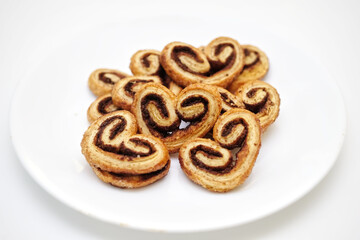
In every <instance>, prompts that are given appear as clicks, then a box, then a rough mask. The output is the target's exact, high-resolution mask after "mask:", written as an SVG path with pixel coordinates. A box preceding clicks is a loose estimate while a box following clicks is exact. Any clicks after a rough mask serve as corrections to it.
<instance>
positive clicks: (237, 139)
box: [81, 37, 280, 192]
mask: <svg viewBox="0 0 360 240" xmlns="http://www.w3.org/2000/svg"><path fill="white" fill-rule="evenodd" d="M268 69H269V62H268V58H267V56H266V55H265V53H264V52H262V51H261V50H260V49H259V48H257V47H254V46H251V45H240V44H239V43H238V42H237V41H236V40H234V39H232V38H228V37H219V38H216V39H214V40H212V41H211V42H210V43H209V44H208V45H207V46H205V47H204V46H202V47H198V48H197V47H193V46H191V45H189V44H186V43H182V42H171V43H169V44H167V45H166V46H165V47H164V49H163V50H162V51H156V50H140V51H138V52H136V53H135V54H134V55H133V56H132V57H131V62H130V70H131V72H132V74H133V75H132V76H131V75H129V74H126V73H124V72H120V71H118V70H115V69H97V70H95V71H94V72H93V73H92V74H91V75H90V77H89V87H90V90H91V91H92V92H93V93H94V94H95V95H96V96H98V98H97V99H96V100H95V101H94V102H93V103H92V104H91V106H90V107H89V109H88V112H87V116H88V120H89V122H90V123H91V125H90V126H89V128H88V129H87V130H86V132H85V134H84V137H83V140H82V142H81V147H82V153H83V154H84V156H85V158H86V160H87V161H88V163H89V164H90V166H91V167H92V169H93V171H94V172H95V174H96V175H97V176H98V177H99V178H100V179H101V180H102V181H104V182H106V183H110V184H112V185H114V186H117V187H121V188H137V187H143V186H146V185H149V184H151V183H153V182H155V181H157V180H159V179H161V178H163V177H164V176H166V175H167V173H168V172H169V169H170V165H171V164H170V162H171V161H170V155H169V153H178V154H179V155H178V156H179V162H180V166H181V168H182V170H183V171H184V173H185V174H186V176H187V177H188V178H189V179H191V180H192V181H193V182H195V183H197V184H199V185H200V186H202V187H204V188H206V189H208V190H211V191H215V192H227V191H230V190H232V189H234V188H235V187H237V186H239V185H240V184H242V183H243V182H244V181H245V180H246V178H247V177H248V176H249V174H250V173H251V170H252V168H253V166H254V163H255V160H256V158H257V156H258V153H259V150H260V146H261V134H262V133H263V132H264V131H265V130H266V129H267V128H268V127H269V126H270V125H271V124H272V123H273V122H274V121H275V119H276V118H277V117H278V115H279V105H280V98H279V94H278V93H277V91H276V89H275V88H274V87H273V86H271V85H270V84H269V83H266V82H264V81H262V80H261V79H262V78H263V77H264V76H265V75H266V73H267V72H268Z"/></svg>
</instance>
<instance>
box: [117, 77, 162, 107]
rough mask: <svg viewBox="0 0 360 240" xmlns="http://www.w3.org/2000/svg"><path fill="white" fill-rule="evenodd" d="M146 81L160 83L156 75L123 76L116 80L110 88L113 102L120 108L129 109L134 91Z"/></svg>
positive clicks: (146, 82)
mask: <svg viewBox="0 0 360 240" xmlns="http://www.w3.org/2000/svg"><path fill="white" fill-rule="evenodd" d="M148 83H161V79H160V78H159V77H158V76H132V77H126V78H123V79H122V80H121V81H119V82H117V83H116V84H115V86H114V88H113V90H112V100H113V102H114V104H115V105H116V106H118V107H121V108H122V109H125V110H128V111H130V109H131V104H132V103H133V101H134V96H135V93H136V92H137V91H138V90H139V89H141V87H142V86H143V85H145V84H148Z"/></svg>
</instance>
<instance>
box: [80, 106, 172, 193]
mask: <svg viewBox="0 0 360 240" xmlns="http://www.w3.org/2000/svg"><path fill="white" fill-rule="evenodd" d="M136 133H137V124H136V119H135V117H134V115H133V114H132V113H130V112H128V111H124V110H120V111H115V112H111V113H108V114H106V115H104V116H102V117H100V118H98V119H96V120H95V121H94V122H93V123H92V124H91V125H90V126H89V128H88V129H87V130H86V132H85V133H84V136H83V139H82V142H81V148H82V153H83V154H84V156H85V158H86V160H87V161H88V163H89V164H90V166H91V167H92V168H93V170H94V172H95V173H96V174H97V175H98V177H99V178H100V179H102V180H103V181H104V182H109V183H111V184H112V185H115V186H118V187H126V188H133V187H141V186H145V185H148V184H150V183H152V182H154V181H156V180H158V179H160V178H162V177H164V176H165V175H166V173H167V172H168V170H169V167H170V156H169V153H168V151H167V149H166V147H165V145H164V144H163V143H162V141H161V140H160V139H158V138H156V137H153V136H145V135H143V134H136Z"/></svg>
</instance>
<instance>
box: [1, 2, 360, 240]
mask: <svg viewBox="0 0 360 240" xmlns="http://www.w3.org/2000/svg"><path fill="white" fill-rule="evenodd" d="M144 16H145V17H146V16H165V17H164V21H166V16H198V17H203V18H204V19H207V18H221V17H222V16H227V17H229V16H230V17H231V18H233V19H234V20H236V21H238V22H240V23H244V24H246V23H249V22H253V23H256V24H257V25H259V24H260V25H261V26H262V27H263V28H266V29H268V30H269V31H271V32H273V33H274V34H276V35H278V36H279V37H281V38H283V39H285V40H287V42H291V43H293V45H295V46H297V47H298V48H299V49H302V50H303V51H305V52H307V53H308V54H311V55H312V56H313V57H314V58H316V59H317V60H318V61H319V62H321V63H322V64H323V65H324V66H325V67H326V68H327V69H328V71H329V73H330V74H331V75H332V77H333V78H334V79H335V80H336V81H337V83H338V85H339V87H340V89H341V92H342V94H343V96H344V101H345V104H346V108H347V133H346V137H345V141H344V146H343V148H342V151H341V153H340V155H339V157H338V160H337V162H336V164H335V166H334V168H333V169H332V170H331V171H330V173H329V174H328V175H327V176H326V178H325V179H324V180H323V181H322V182H321V183H320V184H319V185H318V186H316V187H315V188H314V190H313V191H311V192H310V193H309V194H308V195H306V196H305V197H304V198H302V199H301V200H299V201H298V202H296V203H294V204H293V205H291V206H290V207H287V208H286V209H284V210H282V211H280V212H278V213H276V214H274V215H271V216H269V217H266V218H264V219H262V220H259V221H256V222H253V223H250V224H246V225H243V226H239V227H235V228H231V229H224V230H221V231H214V232H208V233H193V234H179V235H175V234H165V233H148V232H142V231H136V230H132V229H126V228H123V227H119V226H114V225H111V224H107V223H103V222H100V221H98V220H95V219H92V218H89V217H86V216H84V215H82V214H80V213H78V212H76V211H74V210H72V209H70V208H68V207H67V206H65V205H63V204H62V203H60V202H59V201H58V200H56V199H54V198H53V197H51V196H50V195H49V194H48V193H47V192H45V191H44V190H43V189H42V188H40V187H39V186H38V185H37V183H35V182H34V181H33V180H32V179H31V177H30V176H29V175H28V174H27V172H26V171H25V170H24V168H23V167H22V166H21V164H20V162H19V160H18V158H17V156H16V153H15V152H14V150H13V147H12V144H11V136H10V132H9V117H8V115H9V114H8V113H9V109H10V103H11V97H12V95H13V93H14V91H15V89H16V84H17V83H18V82H19V81H20V79H21V78H23V77H24V76H25V75H26V73H27V72H28V71H30V70H31V69H33V68H34V67H35V65H36V63H37V62H40V61H41V60H42V59H44V58H45V57H46V56H47V53H49V52H51V51H52V50H54V49H56V48H57V47H58V46H59V45H60V44H61V43H62V42H66V41H67V40H69V39H71V37H72V36H73V35H74V34H77V33H79V32H82V31H87V30H89V29H92V28H94V27H96V26H100V25H102V24H104V23H121V22H124V21H126V19H128V18H129V17H130V18H137V17H144ZM149 28H151V26H149ZM359 29H360V2H358V1H298V2H294V1H246V2H245V1H224V0H222V1H204V2H195V1H181V2H180V1H177V2H170V1H155V0H153V1H131V2H130V1H128V2H125V1H124V2H120V1H58V2H50V1H27V2H26V1H1V2H0V73H1V78H0V82H1V85H0V86H1V88H0V106H1V109H2V111H1V112H2V114H1V118H0V121H1V124H0V125H1V131H0V141H1V142H0V146H1V148H0V149H1V152H0V156H1V157H0V161H1V164H2V165H1V169H2V171H1V174H0V176H1V177H0V189H1V190H2V191H1V198H0V199H1V200H0V239H24V238H27V239H49V238H51V239H184V238H185V237H187V238H191V239H240V238H241V239H360V229H359V223H360V187H359V183H360V156H359V153H358V148H359V147H360V141H359V137H358V134H359V133H360V127H359V124H358V123H359V122H360V107H359V103H360V97H359V93H358V91H359V89H360V88H359V87H360V66H359V65H360V64H359V63H360V60H359V59H360V58H359V56H360V45H359V44H360V30H359ZM239 31H240V29H239ZM123 34H124V36H126V34H130V33H126V32H124V33H123ZM69 57H71V56H69ZM299 69H300V70H302V71H306V69H302V67H301V66H299ZM294 74H296V73H294ZM49 81H51V76H49ZM29 91H31V89H29ZM25 117H26V116H25ZM309 134H310V133H309Z"/></svg>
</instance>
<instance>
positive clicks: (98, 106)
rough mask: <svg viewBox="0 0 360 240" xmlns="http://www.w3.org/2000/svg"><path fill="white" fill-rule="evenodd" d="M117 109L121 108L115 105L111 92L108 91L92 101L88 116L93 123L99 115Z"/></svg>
mask: <svg viewBox="0 0 360 240" xmlns="http://www.w3.org/2000/svg"><path fill="white" fill-rule="evenodd" d="M117 110H121V108H120V107H117V106H115V105H114V103H113V101H112V97H111V94H110V93H108V94H105V95H103V96H100V97H98V98H97V99H96V100H95V101H94V102H92V103H91V105H90V107H89V108H88V111H87V118H88V120H89V122H90V123H92V122H93V121H95V120H96V119H98V118H99V117H101V116H104V115H105V114H107V113H110V112H114V111H117Z"/></svg>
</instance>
